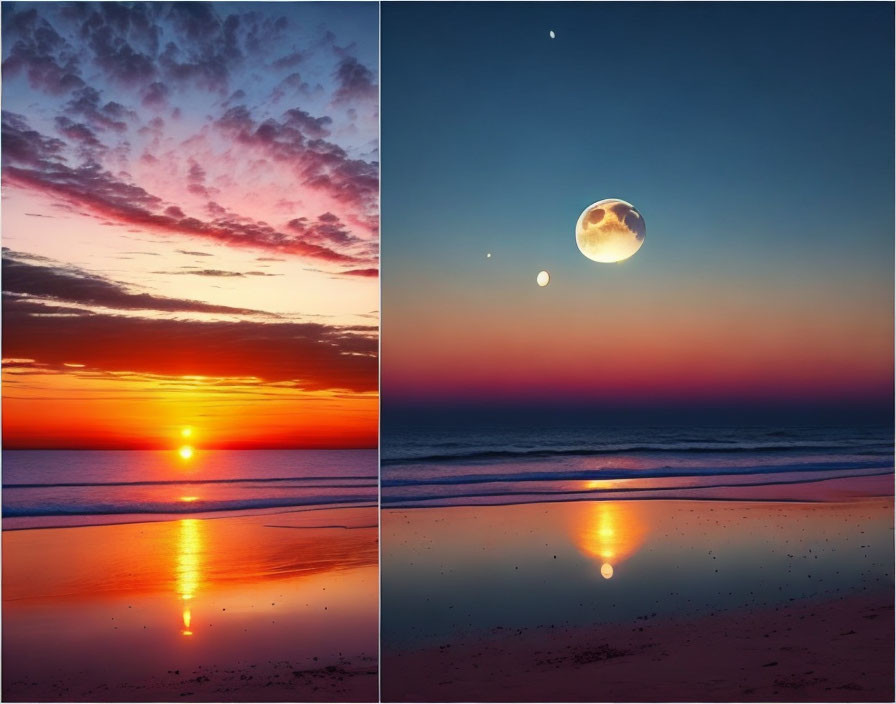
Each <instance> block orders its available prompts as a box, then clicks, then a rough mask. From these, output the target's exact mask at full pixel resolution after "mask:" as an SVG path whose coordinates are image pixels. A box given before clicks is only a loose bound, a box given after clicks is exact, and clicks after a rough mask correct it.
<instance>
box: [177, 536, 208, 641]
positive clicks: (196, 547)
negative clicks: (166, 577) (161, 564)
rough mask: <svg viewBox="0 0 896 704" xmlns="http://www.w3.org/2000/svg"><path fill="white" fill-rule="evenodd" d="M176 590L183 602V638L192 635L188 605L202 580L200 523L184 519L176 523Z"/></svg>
mask: <svg viewBox="0 0 896 704" xmlns="http://www.w3.org/2000/svg"><path fill="white" fill-rule="evenodd" d="M178 524H179V526H178V527H179V533H178V541H177V568H176V590H177V595H178V596H179V597H180V598H181V600H182V601H183V602H184V607H183V624H184V626H183V630H181V633H182V634H183V635H185V636H191V635H193V631H192V630H191V628H192V626H191V624H192V621H193V615H192V611H191V610H190V606H189V604H188V603H186V602H189V601H191V600H192V599H193V598H194V597H195V596H196V592H197V590H198V589H199V585H200V582H201V579H202V551H203V546H204V540H203V537H204V536H203V534H202V531H203V525H202V521H200V520H198V519H196V518H185V519H183V520H181V521H179V522H178Z"/></svg>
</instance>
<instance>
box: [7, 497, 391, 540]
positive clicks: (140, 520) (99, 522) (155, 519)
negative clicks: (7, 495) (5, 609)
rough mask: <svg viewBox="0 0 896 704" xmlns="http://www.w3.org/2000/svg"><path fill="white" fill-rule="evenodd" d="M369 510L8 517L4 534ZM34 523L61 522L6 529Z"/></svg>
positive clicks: (338, 506)
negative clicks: (15, 523)
mask: <svg viewBox="0 0 896 704" xmlns="http://www.w3.org/2000/svg"><path fill="white" fill-rule="evenodd" d="M368 508H377V505H376V503H363V502H362V501H359V502H357V503H355V502H351V501H344V502H338V503H322V504H304V505H303V504H297V505H295V506H292V507H290V506H272V507H269V508H246V509H234V510H228V511H206V512H203V511H195V512H192V513H155V514H153V513H112V514H95V513H83V514H81V513H78V514H63V515H58V516H7V517H3V519H2V523H3V525H2V529H0V530H2V532H3V533H7V532H9V533H13V532H17V531H22V530H54V529H57V528H102V527H104V526H131V525H139V524H144V523H146V524H154V523H170V522H174V521H182V520H185V519H187V520H190V519H193V520H201V521H213V520H221V519H228V518H251V517H252V516H276V515H280V514H293V513H311V512H314V511H339V510H343V509H344V510H352V509H368ZM94 516H95V517H96V522H89V520H88V521H84V522H78V523H65V522H64V521H66V520H81V519H90V518H91V517H94ZM110 516H121V517H122V518H123V520H111V521H110V520H108V519H109V517H110ZM124 517H133V518H131V519H127V520H125V519H124ZM31 519H33V520H34V521H35V522H37V521H46V520H47V519H55V520H58V521H60V522H59V523H58V524H51V525H35V526H28V525H13V526H10V525H7V522H13V521H27V520H31Z"/></svg>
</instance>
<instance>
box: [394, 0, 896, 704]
mask: <svg viewBox="0 0 896 704" xmlns="http://www.w3.org/2000/svg"><path fill="white" fill-rule="evenodd" d="M893 11H894V6H893V4H892V3H828V2H818V3H813V2H806V3H780V4H779V3H773V2H770V3H645V2H638V3H593V4H592V3H556V4H554V3H528V2H519V3H516V2H504V3H450V2H446V3H405V2H401V3H397V2H385V3H383V5H382V18H381V32H382V44H381V57H382V67H381V75H382V77H383V78H382V96H381V109H382V133H381V134H382V150H383V152H382V153H383V158H382V191H381V193H382V233H381V243H382V259H381V266H382V269H381V281H382V333H381V344H382V357H381V364H382V372H381V373H382V379H381V399H382V401H381V403H382V414H381V419H382V421H381V422H382V427H381V477H382V516H381V526H382V536H381V545H382V559H381V570H382V573H381V589H382V591H381V594H382V634H381V639H382V640H381V649H382V665H381V670H380V672H381V692H382V698H383V700H384V701H389V702H395V701H416V702H428V701H441V702H472V701H480V702H486V701H540V702H550V701H615V702H624V701H642V702H644V701H729V702H730V701H763V702H777V701H813V702H817V701H841V702H851V701H892V700H893V697H894V691H893V682H894V670H893V662H894V649H893V642H894V640H893V636H894V633H893V601H894V600H893V587H894V581H893V560H894V555H893V383H894V375H893V332H894V331H893V286H894V276H893V255H894V247H893V232H894V217H893V213H894V199H893V192H894V180H893V153H894V140H893V85H894V80H893V79H894V76H893Z"/></svg>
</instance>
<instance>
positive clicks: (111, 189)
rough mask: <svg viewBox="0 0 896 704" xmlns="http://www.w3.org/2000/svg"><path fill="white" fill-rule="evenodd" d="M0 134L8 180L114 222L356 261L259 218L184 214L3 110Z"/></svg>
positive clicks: (322, 258) (343, 260)
mask: <svg viewBox="0 0 896 704" xmlns="http://www.w3.org/2000/svg"><path fill="white" fill-rule="evenodd" d="M2 137H3V175H4V177H5V178H6V179H7V182H8V183H14V184H18V185H22V186H26V187H28V188H31V189H33V190H36V191H41V192H45V193H51V194H53V195H55V196H57V197H60V198H62V199H64V200H67V201H69V202H71V203H75V204H77V205H79V206H81V207H85V208H88V209H90V210H91V211H92V212H93V214H95V215H99V216H101V217H104V218H108V219H110V220H112V221H115V222H117V223H119V224H130V225H141V226H143V227H148V228H153V229H158V230H162V231H167V232H174V233H180V234H186V235H197V236H201V237H208V238H210V239H214V240H217V241H219V242H223V243H226V244H229V245H233V246H248V247H260V248H266V249H274V250H277V251H281V252H284V253H293V254H301V255H304V256H307V257H312V258H316V259H321V260H324V261H329V262H335V263H351V262H356V261H358V259H357V258H356V257H352V256H348V255H346V254H341V253H339V252H336V251H334V250H333V249H330V248H328V247H326V246H323V245H321V244H318V243H316V242H308V241H303V240H301V239H298V238H297V237H296V236H295V235H290V234H287V233H284V232H280V231H279V230H277V229H275V228H273V227H271V226H270V225H268V224H267V223H264V222H256V221H251V220H248V219H246V218H239V217H237V216H233V215H226V214H224V215H221V216H219V217H217V218H215V219H214V220H211V221H202V220H198V219H197V218H193V217H187V216H186V215H185V214H184V213H183V211H182V210H181V209H180V208H179V207H177V206H167V207H166V206H165V205H164V203H163V202H162V201H161V199H160V198H158V197H156V196H154V195H152V194H150V193H148V192H147V191H146V190H144V189H143V188H141V187H140V186H137V185H135V184H132V183H127V182H125V181H123V180H121V179H119V178H117V177H116V176H114V175H112V174H111V173H110V172H108V171H105V170H103V169H102V168H101V167H100V166H98V165H97V164H96V163H95V162H85V163H84V164H82V165H81V166H78V167H71V166H68V165H67V164H66V163H64V158H63V157H62V156H61V152H62V147H63V146H64V145H62V143H61V142H59V140H54V139H50V138H46V137H44V136H43V135H41V134H40V133H38V132H36V131H35V130H31V129H29V128H28V125H27V123H25V121H24V120H22V119H21V118H20V117H18V116H7V115H6V114H4V116H3V134H2Z"/></svg>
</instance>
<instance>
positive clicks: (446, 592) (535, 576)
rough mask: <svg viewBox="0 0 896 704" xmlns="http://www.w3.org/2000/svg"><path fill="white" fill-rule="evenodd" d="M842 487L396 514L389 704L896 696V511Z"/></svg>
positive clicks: (386, 681) (386, 635) (392, 514)
mask: <svg viewBox="0 0 896 704" xmlns="http://www.w3.org/2000/svg"><path fill="white" fill-rule="evenodd" d="M865 488H868V487H867V486H866V487H865ZM879 488H880V487H878V489H879ZM842 489H843V487H839V489H837V490H836V491H830V492H828V493H827V499H828V500H822V499H823V496H824V492H822V491H821V489H820V488H819V486H817V485H815V486H813V487H811V488H810V489H806V490H804V491H808V492H810V493H811V496H812V498H811V499H810V498H807V496H804V497H803V498H802V499H801V500H788V501H775V500H769V499H768V498H767V497H765V496H761V494H762V492H760V495H757V497H756V500H682V499H677V500H651V501H637V500H633V501H584V502H558V503H533V504H519V505H508V506H455V507H445V508H421V509H409V510H399V509H394V510H387V511H384V512H383V519H382V520H383V538H382V539H383V586H382V589H383V613H384V614H385V615H384V619H383V641H382V648H383V659H382V692H383V698H384V701H449V702H450V701H892V699H893V657H894V650H893V636H894V629H893V569H892V568H893V520H892V516H893V501H892V497H890V496H864V497H862V496H856V495H855V494H858V493H859V492H844V491H843V490H842ZM779 491H780V490H779ZM799 491H803V490H798V489H793V490H792V492H791V493H792V494H794V495H798V494H799ZM785 493H786V492H785ZM845 496H850V498H848V499H845V498H844V497H845ZM399 605H400V606H401V608H400V609H399V608H398V607H399Z"/></svg>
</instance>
